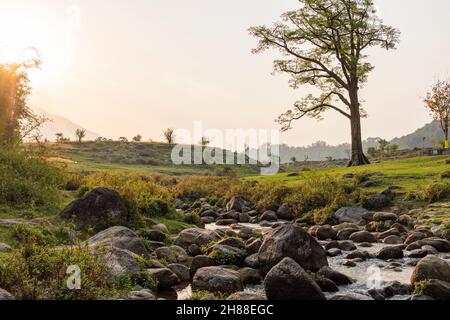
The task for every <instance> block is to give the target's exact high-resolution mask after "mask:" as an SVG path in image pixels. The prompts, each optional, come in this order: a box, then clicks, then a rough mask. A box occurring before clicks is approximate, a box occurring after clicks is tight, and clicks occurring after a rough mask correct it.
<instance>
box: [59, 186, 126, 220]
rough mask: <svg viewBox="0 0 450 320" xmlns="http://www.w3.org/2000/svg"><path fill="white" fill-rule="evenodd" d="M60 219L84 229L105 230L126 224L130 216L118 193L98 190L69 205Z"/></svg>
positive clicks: (103, 189)
mask: <svg viewBox="0 0 450 320" xmlns="http://www.w3.org/2000/svg"><path fill="white" fill-rule="evenodd" d="M59 217H60V218H62V219H64V220H69V221H72V222H73V223H75V224H76V225H77V226H78V227H81V228H84V229H89V228H95V229H104V228H108V227H111V226H114V225H123V224H126V223H127V221H128V218H129V215H128V209H127V206H126V204H125V202H124V201H123V200H122V198H121V197H120V195H119V194H118V193H117V192H116V191H114V190H110V189H106V188H96V189H94V190H92V191H90V192H87V193H86V194H85V195H84V196H83V197H81V198H80V199H77V200H75V201H73V202H72V203H71V204H69V205H68V206H67V207H66V208H65V209H64V210H63V211H62V212H61V213H60V214H59Z"/></svg>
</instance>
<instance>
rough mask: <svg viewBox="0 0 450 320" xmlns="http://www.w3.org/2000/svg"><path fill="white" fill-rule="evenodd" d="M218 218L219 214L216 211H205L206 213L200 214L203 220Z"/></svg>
mask: <svg viewBox="0 0 450 320" xmlns="http://www.w3.org/2000/svg"><path fill="white" fill-rule="evenodd" d="M217 216H218V214H217V212H216V211H215V210H211V209H209V210H205V211H203V212H201V213H200V217H201V218H213V219H215V218H217Z"/></svg>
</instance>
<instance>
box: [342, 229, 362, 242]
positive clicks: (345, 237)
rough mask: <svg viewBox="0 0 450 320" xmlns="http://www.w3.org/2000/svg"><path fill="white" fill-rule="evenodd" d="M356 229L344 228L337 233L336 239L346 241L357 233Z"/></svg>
mask: <svg viewBox="0 0 450 320" xmlns="http://www.w3.org/2000/svg"><path fill="white" fill-rule="evenodd" d="M359 231H360V230H359V229H358V228H346V229H343V230H341V231H339V232H338V234H337V238H338V239H339V240H348V239H349V238H350V236H351V235H352V234H354V233H356V232H359Z"/></svg>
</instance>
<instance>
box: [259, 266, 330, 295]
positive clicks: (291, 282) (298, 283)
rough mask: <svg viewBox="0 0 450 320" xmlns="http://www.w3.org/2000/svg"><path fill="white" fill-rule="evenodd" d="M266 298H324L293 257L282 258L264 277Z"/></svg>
mask: <svg viewBox="0 0 450 320" xmlns="http://www.w3.org/2000/svg"><path fill="white" fill-rule="evenodd" d="M264 289H265V291H266V295H267V299H268V300H325V296H324V294H323V292H322V290H321V289H320V287H319V286H318V285H317V284H316V282H314V280H312V279H311V278H310V277H309V275H308V274H307V273H306V272H305V270H304V269H303V268H302V267H301V266H300V265H299V264H298V263H297V262H295V261H294V260H293V259H291V258H284V259H283V260H282V261H281V262H280V263H278V264H277V265H275V266H274V267H273V268H272V269H271V270H270V271H269V273H268V274H267V275H266V278H265V279H264Z"/></svg>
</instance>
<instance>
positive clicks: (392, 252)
mask: <svg viewBox="0 0 450 320" xmlns="http://www.w3.org/2000/svg"><path fill="white" fill-rule="evenodd" d="M375 256H376V257H377V258H378V259H381V260H390V259H401V258H403V250H402V249H401V248H400V247H384V248H383V249H381V250H380V251H378V253H377V254H376V255H375Z"/></svg>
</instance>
